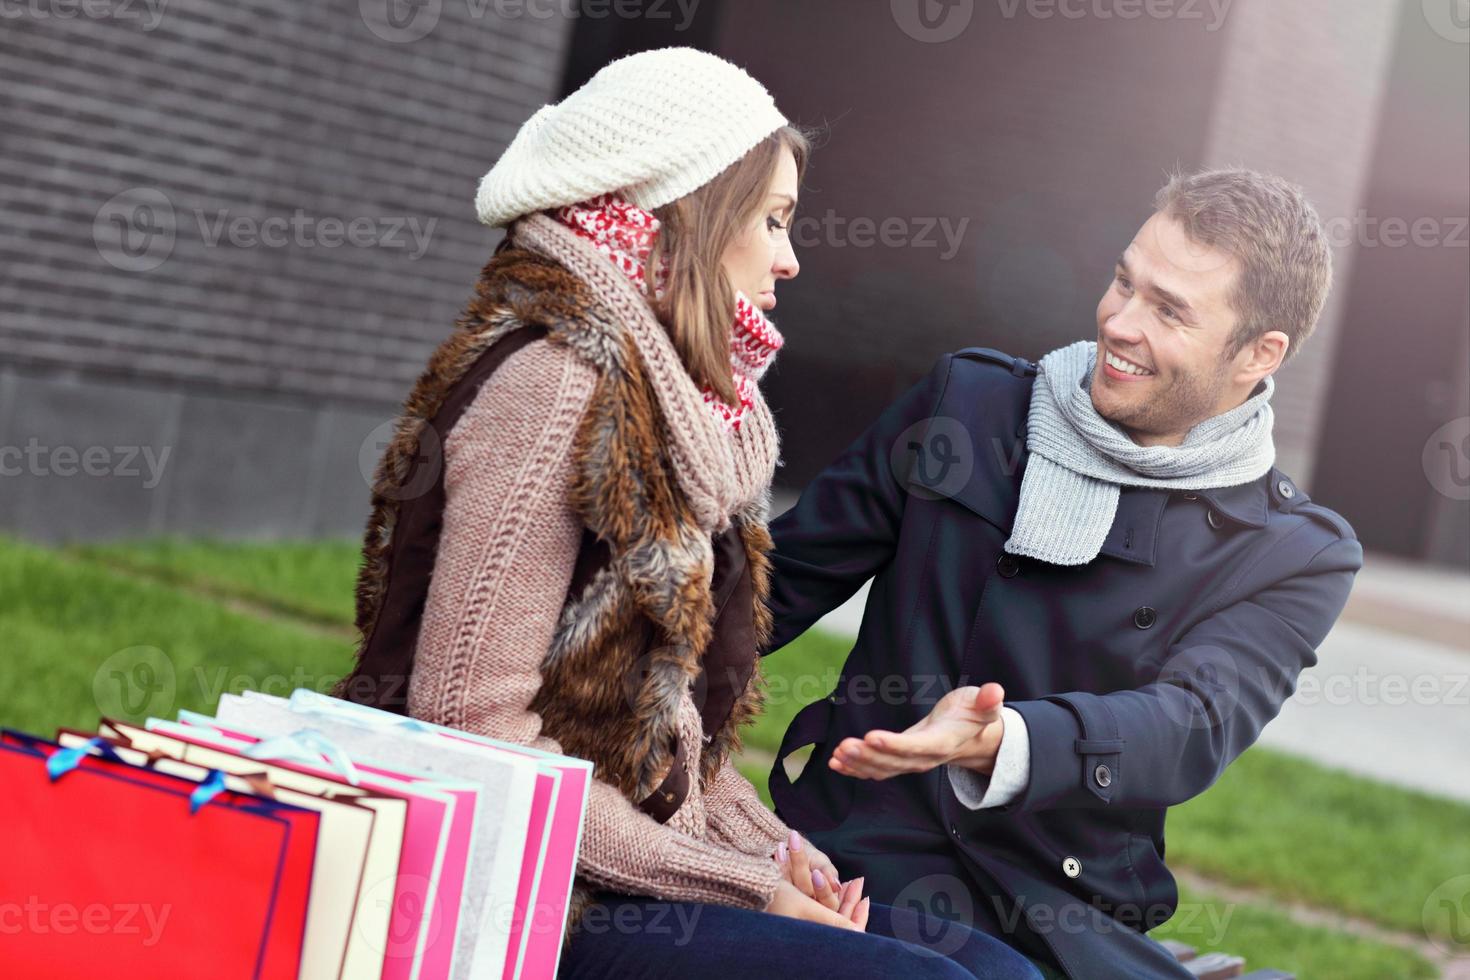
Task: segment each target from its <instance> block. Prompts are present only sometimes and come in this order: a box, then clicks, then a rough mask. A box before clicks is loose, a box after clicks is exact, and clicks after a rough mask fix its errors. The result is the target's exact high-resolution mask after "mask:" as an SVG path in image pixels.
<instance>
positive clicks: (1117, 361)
mask: <svg viewBox="0 0 1470 980" xmlns="http://www.w3.org/2000/svg"><path fill="white" fill-rule="evenodd" d="M1103 356H1104V357H1105V358H1106V359H1107V362H1108V363H1109V364H1111V365H1112V366H1113V367H1114V368H1116V369H1117V370H1119V371H1122V372H1123V373H1124V374H1138V375H1146V374H1153V372H1152V371H1145V370H1144V369H1143V368H1140V367H1134V366H1133V365H1132V364H1129V363H1128V362H1127V361H1125V360H1123V359H1122V358H1121V357H1116V356H1114V355H1113V354H1111V353H1107V354H1104V355H1103Z"/></svg>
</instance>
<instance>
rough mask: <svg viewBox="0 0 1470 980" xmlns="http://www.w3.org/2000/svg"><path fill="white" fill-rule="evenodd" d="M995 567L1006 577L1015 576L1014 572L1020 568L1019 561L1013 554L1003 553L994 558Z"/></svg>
mask: <svg viewBox="0 0 1470 980" xmlns="http://www.w3.org/2000/svg"><path fill="white" fill-rule="evenodd" d="M995 568H996V571H998V572H1000V573H1001V575H1004V576H1005V577H1006V578H1015V577H1016V573H1017V572H1019V571H1020V570H1021V563H1020V562H1019V561H1018V560H1017V559H1016V556H1015V555H1012V554H1004V555H1001V556H1000V557H999V558H997V559H996V560H995Z"/></svg>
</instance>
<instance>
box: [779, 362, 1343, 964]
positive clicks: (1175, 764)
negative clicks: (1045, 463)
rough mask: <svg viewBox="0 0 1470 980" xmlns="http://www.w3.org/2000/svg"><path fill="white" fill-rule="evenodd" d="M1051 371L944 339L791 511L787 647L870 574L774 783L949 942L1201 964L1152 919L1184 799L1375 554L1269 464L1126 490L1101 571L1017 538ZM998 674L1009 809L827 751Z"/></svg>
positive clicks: (782, 606) (1257, 714) (1158, 917)
mask: <svg viewBox="0 0 1470 980" xmlns="http://www.w3.org/2000/svg"><path fill="white" fill-rule="evenodd" d="M1035 375H1036V366H1035V365H1034V364H1033V363H1031V362H1029V361H1026V360H1024V359H1021V358H1013V357H1011V356H1009V355H1006V354H1003V353H1001V352H998V351H994V350H990V349H987V348H969V349H966V350H963V351H959V352H957V353H955V354H950V355H946V356H944V357H943V358H941V359H940V360H939V361H938V363H937V364H936V365H935V366H934V368H933V369H932V370H931V371H930V372H929V374H928V376H927V377H926V378H925V379H923V380H922V381H920V382H919V383H918V384H916V385H914V386H913V387H912V388H911V389H909V390H908V391H907V392H906V393H905V394H904V395H903V396H902V397H900V398H899V399H898V400H897V401H896V402H895V403H894V404H892V405H891V406H890V407H889V408H888V409H887V410H886V411H885V412H884V413H883V414H882V416H881V417H880V418H879V419H878V421H877V422H876V423H874V424H873V425H872V426H871V427H870V428H869V429H868V431H867V432H866V433H864V434H863V435H862V436H861V437H859V438H858V439H857V441H856V442H854V443H853V444H852V445H851V446H850V447H849V448H848V449H847V450H846V451H845V452H843V453H842V454H841V455H840V456H839V457H838V458H837V459H836V460H835V461H833V462H832V464H831V465H829V466H828V467H827V468H826V469H825V470H824V471H823V472H822V473H821V474H820V475H819V476H818V477H817V478H816V479H815V480H813V481H812V483H811V484H810V485H809V486H808V487H807V488H806V490H805V491H804V492H803V493H802V495H801V498H800V500H799V501H798V503H797V504H796V505H795V506H794V507H793V508H792V509H791V510H790V511H788V512H787V513H786V514H784V515H783V516H782V517H780V518H779V519H778V520H776V521H774V522H772V524H771V532H772V536H773V538H774V540H775V553H774V555H773V560H774V565H775V571H774V577H773V582H772V593H771V609H772V612H773V613H774V616H775V624H776V629H775V635H774V637H773V639H772V642H771V643H770V644H769V646H768V648H767V651H766V652H771V651H778V650H779V649H780V647H782V646H784V645H785V644H787V643H789V642H790V641H791V640H793V639H795V638H796V637H797V636H798V635H800V634H801V633H802V632H803V631H805V630H806V629H807V628H808V627H810V626H811V625H812V624H813V623H815V622H816V621H817V620H818V619H819V618H820V617H821V616H822V615H823V614H825V613H827V612H828V611H830V610H832V609H833V608H835V607H836V606H838V605H840V604H841V603H842V602H843V601H845V600H846V599H848V598H849V597H850V596H851V595H852V594H853V593H854V592H855V591H856V590H857V589H858V588H859V587H860V586H861V585H862V584H863V583H864V582H865V581H867V580H868V579H869V578H872V579H873V580H874V581H873V585H872V589H871V592H870V594H869V598H868V601H867V607H866V610H865V612H864V615H863V620H862V625H861V628H860V632H859V634H858V637H857V641H856V644H855V645H854V647H853V649H852V651H851V653H850V654H849V656H848V658H847V661H846V663H845V665H844V667H843V669H842V672H841V676H840V677H839V678H838V679H837V683H836V685H835V688H834V689H833V690H832V693H831V694H830V696H828V697H826V698H823V699H821V700H818V701H816V702H815V703H813V704H811V705H809V706H807V707H806V708H804V709H803V710H802V711H801V712H800V713H799V714H798V715H797V717H796V719H795V720H794V721H793V723H792V725H791V727H790V728H789V729H788V731H787V733H786V737H785V740H784V742H783V744H782V747H781V751H780V756H781V758H782V759H784V758H785V756H786V755H788V754H789V753H791V752H792V751H793V750H795V749H797V748H799V747H801V746H803V745H808V744H810V745H813V746H814V748H813V750H812V755H811V758H810V761H809V762H808V764H807V765H806V767H805V768H804V769H803V770H802V772H801V774H800V775H799V776H798V777H797V778H796V780H795V781H794V782H793V781H792V780H790V779H789V778H788V777H787V774H786V771H785V769H784V768H783V765H782V762H781V761H780V759H778V761H777V763H776V765H775V767H774V769H773V770H772V773H771V793H772V797H773V799H774V801H775V803H776V808H777V811H778V813H779V814H780V815H781V817H782V818H783V819H784V820H786V821H787V823H789V824H790V825H791V826H793V827H795V828H797V829H799V830H801V831H802V832H803V833H805V834H807V835H808V836H809V837H810V838H811V839H812V841H813V842H814V843H815V844H816V845H817V846H818V847H820V848H822V849H823V850H824V851H826V853H827V854H828V856H830V857H831V858H832V860H833V861H834V863H835V864H836V865H837V867H838V869H839V870H840V871H841V872H842V873H843V875H844V879H845V878H847V877H849V876H852V875H856V874H865V875H866V876H867V892H868V894H870V895H872V896H873V899H874V901H878V902H883V903H885V904H891V905H901V906H905V907H909V906H915V907H919V908H922V909H925V910H927V911H928V912H929V913H931V915H932V919H931V921H932V922H934V923H936V924H937V926H938V927H939V929H940V931H941V932H942V927H943V926H944V924H945V923H946V922H951V921H964V922H966V923H967V924H973V925H975V926H976V927H977V928H982V929H985V930H986V931H992V932H996V933H998V934H1000V935H1002V936H1003V938H1006V939H1007V940H1008V941H1009V942H1011V943H1012V945H1015V946H1017V947H1018V948H1020V949H1022V950H1023V951H1025V952H1027V953H1029V954H1030V955H1032V956H1033V957H1035V958H1037V959H1041V960H1044V961H1049V962H1052V963H1054V964H1056V965H1057V966H1059V967H1060V968H1061V969H1062V971H1063V972H1065V973H1066V974H1067V975H1068V976H1070V977H1084V978H1088V980H1092V978H1104V977H1130V978H1137V977H1155V976H1157V977H1174V976H1187V975H1188V974H1187V973H1185V972H1184V971H1183V969H1182V968H1181V967H1179V966H1178V965H1176V964H1175V963H1174V960H1173V958H1172V957H1171V956H1170V955H1169V954H1168V953H1167V952H1165V951H1164V950H1163V948H1162V947H1161V946H1159V945H1158V944H1157V943H1155V942H1154V941H1153V940H1152V939H1150V938H1148V937H1147V936H1146V935H1145V932H1146V931H1147V930H1148V929H1151V928H1153V927H1154V926H1157V925H1159V924H1160V923H1161V922H1163V921H1165V920H1167V919H1168V918H1170V917H1171V916H1172V915H1173V914H1174V913H1175V910H1176V906H1177V905H1178V891H1177V888H1176V886H1175V883H1174V878H1173V876H1172V875H1171V874H1170V872H1169V870H1168V868H1167V867H1165V864H1164V822H1165V821H1164V818H1165V814H1166V812H1167V810H1168V808H1169V807H1170V806H1173V805H1175V804H1178V803H1182V802H1184V801H1185V800H1188V799H1190V798H1191V797H1193V796H1195V795H1197V794H1199V793H1201V792H1203V791H1204V790H1206V789H1207V788H1208V787H1209V786H1210V785H1211V784H1212V783H1213V782H1214V781H1215V780H1216V779H1217V778H1218V777H1219V776H1220V774H1221V773H1222V772H1223V771H1224V769H1225V767H1226V766H1228V765H1229V764H1230V763H1231V762H1232V761H1233V760H1234V759H1235V758H1236V757H1237V756H1238V755H1240V753H1241V752H1243V751H1244V750H1245V749H1246V748H1248V747H1249V746H1250V745H1251V744H1252V743H1253V742H1255V740H1256V738H1257V736H1259V735H1260V732H1261V729H1262V727H1264V726H1265V724H1266V723H1267V722H1268V721H1270V720H1271V719H1272V718H1274V717H1275V716H1276V714H1277V713H1278V712H1279V711H1280V709H1281V706H1282V704H1283V703H1284V702H1285V701H1286V699H1287V698H1289V697H1290V696H1291V694H1292V693H1293V692H1294V690H1295V686H1296V680H1297V677H1298V675H1299V674H1300V673H1301V671H1302V670H1304V669H1306V668H1308V667H1311V666H1312V665H1313V664H1314V663H1315V662H1316V652H1315V650H1316V647H1317V646H1318V645H1319V644H1320V643H1321V642H1322V639H1323V637H1324V636H1325V635H1326V634H1327V631H1328V629H1329V628H1330V627H1331V626H1332V623H1333V621H1334V620H1335V619H1336V618H1337V616H1338V614H1339V613H1340V612H1341V611H1342V608H1343V606H1344V604H1345V603H1346V601H1347V597H1348V591H1349V589H1350V588H1351V586H1352V581H1353V576H1354V575H1355V574H1356V573H1357V570H1358V569H1359V568H1360V567H1361V565H1362V558H1363V556H1362V548H1361V547H1360V545H1359V543H1358V540H1357V538H1356V536H1355V534H1354V533H1353V530H1352V527H1351V526H1350V525H1349V524H1348V523H1347V522H1346V521H1345V520H1343V518H1342V517H1340V516H1339V515H1338V514H1336V513H1334V512H1333V511H1331V510H1329V509H1328V508H1326V507H1323V506H1321V505H1320V504H1315V503H1313V502H1312V501H1311V500H1310V499H1309V498H1308V496H1307V494H1306V493H1304V492H1303V491H1302V490H1301V489H1300V488H1299V487H1297V486H1296V485H1295V484H1294V483H1293V482H1292V481H1291V479H1290V478H1289V477H1287V476H1286V475H1285V474H1283V473H1281V472H1280V471H1279V470H1277V469H1275V468H1274V467H1273V468H1272V470H1271V471H1270V472H1269V473H1268V474H1267V475H1266V476H1264V477H1262V478H1261V479H1258V480H1256V481H1255V482H1253V483H1249V484H1244V485H1240V486H1235V487H1229V488H1225V489H1218V490H1199V491H1195V492H1184V491H1171V490H1161V489H1154V488H1143V487H1124V488H1123V489H1122V491H1121V496H1120V500H1119V504H1118V510H1117V516H1116V518H1115V521H1114V524H1113V526H1112V528H1111V530H1110V532H1109V534H1108V537H1107V540H1106V543H1105V544H1104V545H1103V548H1102V552H1101V554H1099V555H1098V557H1097V558H1095V559H1094V560H1093V561H1092V562H1090V563H1088V564H1086V565H1080V566H1073V567H1064V566H1059V565H1051V564H1048V563H1045V562H1041V561H1037V560H1033V559H1029V558H1020V557H1016V556H1012V555H1009V554H1006V553H1005V552H1004V551H1003V550H1002V547H1001V546H1002V544H1003V543H1004V542H1005V540H1006V539H1007V537H1008V536H1009V533H1010V529H1011V522H1012V520H1013V518H1014V515H1015V512H1016V507H1017V503H1018V500H1019V493H1020V486H1021V478H1022V475H1023V474H1024V472H1025V464H1026V451H1025V444H1024V440H1025V430H1026V419H1027V414H1028V408H1029V405H1030V397H1031V387H1032V384H1033V382H1034V379H1035ZM775 655H776V656H777V657H779V656H780V654H779V653H776V654H775ZM987 681H997V682H999V683H1000V684H1002V685H1003V686H1004V687H1005V691H1006V704H1007V705H1009V706H1010V707H1012V708H1014V709H1015V710H1016V711H1018V712H1020V714H1021V715H1022V717H1023V718H1024V719H1025V722H1026V727H1027V730H1028V733H1029V738H1030V773H1029V781H1028V784H1027V787H1026V789H1025V791H1024V793H1022V794H1021V795H1020V796H1019V797H1018V798H1017V799H1015V800H1014V801H1013V802H1011V803H1010V804H1008V805H1006V806H1002V807H997V808H991V809H983V810H970V809H968V808H966V807H965V806H964V805H963V804H961V803H960V802H959V801H958V799H957V798H956V796H955V793H954V790H953V788H952V787H951V785H950V782H949V778H948V773H947V770H946V769H945V767H940V768H938V769H936V770H934V771H932V772H928V773H923V774H914V775H905V776H899V777H896V778H892V779H888V780H884V781H864V780H855V779H852V778H849V777H844V776H840V775H837V774H836V773H834V772H832V771H831V770H830V769H829V768H828V766H827V759H828V758H829V756H830V753H831V750H832V749H833V748H835V746H836V745H837V744H838V743H839V742H840V741H841V740H842V739H843V738H844V737H846V736H849V735H851V736H857V737H861V736H862V735H863V734H864V733H865V732H867V731H869V730H870V729H874V728H881V729H887V730H893V731H897V730H902V729H903V728H905V727H907V726H909V725H911V724H913V723H915V722H917V721H919V720H920V719H921V718H923V717H924V716H925V715H926V714H928V712H929V711H930V709H931V708H932V707H933V705H934V703H935V702H936V701H937V700H938V698H939V697H940V696H942V694H943V693H944V692H946V691H948V690H951V689H953V688H954V687H956V686H963V685H967V684H975V685H978V684H983V683H985V682H987ZM819 689H820V688H819ZM1179 913H1180V916H1181V920H1183V918H1184V917H1185V915H1186V914H1190V915H1192V916H1193V917H1196V918H1199V917H1200V916H1201V913H1202V910H1200V909H1188V908H1186V909H1180V910H1179ZM1196 924H1197V925H1198V926H1200V927H1201V928H1207V927H1208V925H1209V924H1208V923H1207V922H1206V921H1204V919H1200V921H1199V922H1197V923H1196ZM926 938H927V939H930V940H933V941H936V942H940V943H942V942H943V941H944V939H943V936H942V935H940V934H939V933H938V932H936V934H935V935H934V936H931V937H926Z"/></svg>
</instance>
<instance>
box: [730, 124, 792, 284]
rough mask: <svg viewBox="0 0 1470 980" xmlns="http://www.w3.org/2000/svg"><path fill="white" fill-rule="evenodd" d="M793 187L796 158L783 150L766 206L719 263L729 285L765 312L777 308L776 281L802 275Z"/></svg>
mask: <svg viewBox="0 0 1470 980" xmlns="http://www.w3.org/2000/svg"><path fill="white" fill-rule="evenodd" d="M796 184H797V177H796V158H795V157H794V156H792V154H791V150H789V149H787V148H785V147H783V148H782V149H781V157H780V160H779V161H778V162H777V164H776V170H775V173H773V174H772V175H771V186H770V188H769V189H768V192H767V195H766V200H765V204H764V205H763V206H762V209H761V211H760V213H759V214H758V215H756V217H755V219H754V220H752V221H751V223H750V224H749V225H748V226H747V227H746V228H744V229H743V230H742V231H741V232H740V234H739V235H737V236H736V237H735V240H734V241H733V242H731V243H730V246H729V248H727V249H726V250H725V255H724V258H723V259H722V260H721V263H722V264H723V266H724V268H725V275H726V276H728V277H729V278H730V284H731V285H733V286H734V287H735V288H736V289H738V290H739V291H740V292H742V293H744V294H745V295H746V297H747V298H748V299H749V300H750V301H751V302H752V303H754V304H755V305H756V306H758V307H759V308H760V309H761V310H763V311H765V312H770V311H771V310H773V309H775V307H776V280H777V279H795V278H796V274H797V273H798V272H800V271H801V264H800V263H798V262H797V261H796V253H795V252H793V251H792V249H791V235H790V228H791V216H792V213H793V212H794V211H795V210H796V191H797V187H796Z"/></svg>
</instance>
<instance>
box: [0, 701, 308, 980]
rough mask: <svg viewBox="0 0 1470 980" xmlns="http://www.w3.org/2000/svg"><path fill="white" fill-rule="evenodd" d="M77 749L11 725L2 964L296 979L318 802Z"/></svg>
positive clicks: (11, 970) (82, 972) (2, 753)
mask: <svg viewBox="0 0 1470 980" xmlns="http://www.w3.org/2000/svg"><path fill="white" fill-rule="evenodd" d="M66 751H67V752H71V753H72V754H71V755H70V756H69V757H66V758H67V761H69V762H70V763H71V767H70V768H68V767H67V766H62V765H58V762H61V761H62V758H61V757H59V756H58V753H62V752H63V750H61V749H60V747H59V746H57V745H56V744H55V743H53V742H48V741H46V740H45V739H40V738H36V737H34V736H30V735H24V734H21V733H18V732H11V731H8V730H7V731H4V732H3V733H0V786H3V792H4V794H5V797H6V804H5V806H4V807H0V840H3V841H4V843H5V851H6V853H5V855H4V857H3V859H0V963H3V964H4V973H5V976H6V977H17V978H41V977H45V978H48V980H52V978H55V980H68V978H72V977H76V978H83V977H86V978H91V977H96V976H107V977H108V978H109V980H134V978H136V980H159V978H164V977H204V976H208V977H212V978H231V980H234V978H240V980H244V978H250V980H294V978H295V977H296V975H297V970H298V964H299V962H300V957H301V942H302V935H303V932H304V927H305V922H306V907H307V898H308V896H309V893H310V889H311V869H312V861H313V858H314V856H315V853H316V839H317V823H318V814H317V813H315V812H313V811H310V810H304V809H300V808H298V807H293V806H286V805H283V804H280V803H276V802H274V801H270V800H263V799H260V798H258V797H255V796H252V795H249V794H246V793H235V792H231V791H230V790H226V789H216V787H214V786H211V785H208V784H201V783H196V782H192V781H190V780H187V779H182V778H180V777H177V776H171V775H166V774H164V773H160V772H156V771H153V770H151V769H146V768H140V767H136V766H130V765H127V764H126V763H122V762H119V761H112V760H109V759H106V758H98V757H96V756H93V755H86V754H81V753H78V752H76V750H66ZM102 751H105V749H103V750H102ZM53 757H56V758H53ZM48 761H49V762H50V763H51V765H50V767H49V769H50V770H51V771H48ZM54 773H59V774H57V775H53V774H54ZM191 798H192V799H191Z"/></svg>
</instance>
